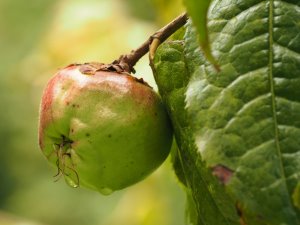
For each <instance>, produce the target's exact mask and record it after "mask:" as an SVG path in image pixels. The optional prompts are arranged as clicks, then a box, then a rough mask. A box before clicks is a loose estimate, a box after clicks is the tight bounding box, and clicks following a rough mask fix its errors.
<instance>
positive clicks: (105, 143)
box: [39, 64, 172, 194]
mask: <svg viewBox="0 0 300 225" xmlns="http://www.w3.org/2000/svg"><path fill="white" fill-rule="evenodd" d="M101 68H102V69H101ZM103 68H106V69H103ZM103 70H106V71H103ZM109 70H110V68H108V67H103V64H73V65H70V66H68V67H66V68H64V69H61V70H60V71H58V72H57V74H56V75H55V76H54V77H53V78H52V79H51V80H50V81H49V82H48V84H47V86H46V88H45V90H44V93H43V97H42V102H41V106H40V121H39V145H40V148H41V150H42V152H43V154H44V155H45V156H46V157H47V159H48V160H49V161H50V162H51V163H52V164H53V165H56V166H57V168H58V170H59V173H61V174H62V175H64V177H65V179H66V181H67V182H68V183H69V184H70V185H71V186H74V187H75V186H78V185H81V186H84V187H87V188H90V189H93V190H97V191H99V192H100V193H102V194H110V193H111V192H113V191H115V190H119V189H122V188H125V187H127V186H129V185H132V184H134V183H136V182H138V181H140V180H142V179H143V178H145V177H146V176H147V175H149V174H150V173H151V172H153V171H154V170H155V169H156V168H157V167H158V166H159V165H160V164H161V163H162V162H163V161H164V160H165V159H166V157H167V156H168V154H169V151H170V147H171V142H172V129H171V125H170V122H169V119H168V116H167V113H166V111H165V108H164V106H163V104H162V102H161V99H160V97H159V96H158V95H157V94H156V92H155V91H153V89H152V88H151V87H149V86H148V85H147V84H146V83H144V82H143V81H142V80H138V79H137V78H134V77H132V76H131V75H129V74H126V73H121V72H114V71H109Z"/></svg>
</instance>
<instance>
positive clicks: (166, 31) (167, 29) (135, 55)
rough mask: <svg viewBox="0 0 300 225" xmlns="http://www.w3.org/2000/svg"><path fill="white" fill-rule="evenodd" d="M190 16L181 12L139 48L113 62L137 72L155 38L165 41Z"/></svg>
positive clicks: (128, 70) (129, 70) (126, 69)
mask: <svg viewBox="0 0 300 225" xmlns="http://www.w3.org/2000/svg"><path fill="white" fill-rule="evenodd" d="M187 19H188V16H187V14H186V13H183V14H181V15H180V16H178V17H177V18H175V19H174V20H173V21H172V22H170V23H169V24H167V25H166V26H164V27H163V28H161V29H160V30H158V31H157V32H155V33H154V34H153V35H151V36H150V38H149V39H148V40H147V41H146V42H144V43H143V44H142V45H141V46H140V47H139V48H137V49H136V50H133V51H132V52H131V53H130V54H127V55H121V57H120V58H119V59H118V60H116V61H114V62H113V63H112V64H118V65H120V66H121V67H122V68H123V69H124V70H125V71H126V72H128V73H131V72H133V73H134V72H135V70H134V68H133V67H134V66H135V64H136V63H137V62H138V61H139V60H140V58H142V57H143V56H144V55H145V54H147V52H148V51H149V47H150V45H151V43H152V41H153V39H157V40H159V42H160V43H162V42H164V41H165V40H166V39H167V38H168V37H170V36H171V35H172V34H173V33H175V32H176V31H177V30H178V29H179V28H181V27H182V26H183V25H184V24H185V23H186V21H187Z"/></svg>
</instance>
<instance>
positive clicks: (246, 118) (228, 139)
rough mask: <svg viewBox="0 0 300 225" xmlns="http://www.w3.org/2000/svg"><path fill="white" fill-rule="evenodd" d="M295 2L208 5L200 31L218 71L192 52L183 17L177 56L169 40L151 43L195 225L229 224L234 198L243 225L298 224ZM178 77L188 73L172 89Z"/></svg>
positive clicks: (299, 105)
mask: <svg viewBox="0 0 300 225" xmlns="http://www.w3.org/2000/svg"><path fill="white" fill-rule="evenodd" d="M299 7H300V2H299V1H296V0H286V1H272V0H268V1H259V0H242V1H240V0H230V1H222V0H215V1H213V2H212V5H211V8H210V10H209V14H208V24H209V26H208V31H209V34H210V37H211V47H212V51H213V52H214V55H215V56H216V59H217V61H218V63H219V65H220V69H221V71H220V72H217V71H216V70H215V69H214V67H213V65H211V64H210V62H209V61H208V60H207V59H206V58H205V56H204V54H203V53H202V51H201V50H200V49H199V47H198V40H197V35H198V31H197V30H196V29H195V27H194V26H193V25H192V24H191V23H189V24H188V26H187V31H186V34H185V39H184V40H183V41H181V42H180V43H181V46H183V47H182V50H181V51H179V52H181V53H182V54H181V56H180V57H179V55H180V54H179V53H178V54H177V55H178V56H177V58H176V59H177V60H175V59H174V58H172V57H174V55H175V54H174V53H175V52H177V51H175V50H174V48H175V47H174V46H172V44H170V43H166V44H163V45H162V46H161V47H160V48H159V49H158V52H157V56H156V60H155V68H156V80H157V83H158V86H159V89H160V93H161V94H162V96H163V98H164V100H165V102H166V105H167V107H168V109H169V114H170V116H171V118H172V122H173V125H174V129H175V133H176V140H177V143H178V146H179V149H180V150H179V154H178V156H177V157H178V158H180V159H181V162H182V166H181V167H182V170H183V172H184V175H185V182H186V185H187V191H188V192H191V193H192V199H193V204H194V205H195V208H196V211H197V220H196V221H197V222H195V220H194V219H191V222H193V221H194V222H193V224H214V225H215V224H226V222H227V223H230V222H232V221H234V222H235V221H236V220H234V219H233V220H231V219H229V220H228V219H227V218H228V215H230V218H234V215H233V214H234V212H233V211H234V210H233V209H232V208H234V205H233V204H235V206H236V210H237V212H238V214H239V216H240V222H241V223H242V224H247V225H282V224H287V225H294V224H295V225H296V224H300V210H299V201H300V200H299V185H300V138H299V137H300V88H299V87H300V35H299V34H300V10H299ZM193 22H194V21H193ZM173 45H174V43H173ZM176 48H177V49H178V46H177V47H176ZM167 52H169V54H167ZM168 55H169V57H170V60H169V58H168ZM179 58H180V60H179ZM172 60H173V61H172ZM183 62H184V63H183ZM181 63H183V65H181ZM175 65H180V68H181V69H179V67H176V66H175ZM180 71H181V72H180ZM178 73H182V76H184V77H186V79H188V84H186V83H187V81H186V79H184V78H182V77H181V78H180V79H181V80H182V81H184V82H183V83H182V85H181V88H180V89H178V87H180V85H179V84H176V86H175V85H173V84H174V83H175V81H174V80H173V77H175V80H178V79H177V78H176V77H179V75H178ZM178 82H179V81H178ZM166 87H167V88H168V90H167V89H166ZM176 99H177V102H180V104H175V102H176ZM178 99H180V101H179V100H178ZM178 169H179V170H180V167H177V170H178ZM212 174H214V175H215V176H216V177H217V178H218V179H219V183H217V182H215V180H214V179H212V178H213V175H212ZM220 183H221V184H223V186H222V185H221V184H220ZM203 186H206V188H205V187H203ZM211 186H213V187H214V188H219V189H218V191H217V192H218V193H221V195H222V196H223V194H224V196H225V197H226V199H227V200H228V201H222V200H221V199H222V197H221V196H220V195H212V194H211V192H210V189H209V188H208V187H211ZM214 193H216V192H214ZM200 196H201V197H200ZM225 202H226V203H225ZM222 203H223V204H222ZM193 204H191V205H193ZM212 204H215V205H216V208H217V209H216V208H214V207H212V208H210V207H211V205H212ZM204 206H205V207H204ZM207 206H208V207H207ZM226 207H229V208H231V210H230V213H228V212H226V213H225V212H224V211H223V210H224V208H226ZM214 210H215V211H214ZM192 211H193V210H192ZM213 211H214V213H212V212H213ZM194 214H195V213H191V215H194ZM213 215H215V216H213ZM216 215H217V216H216ZM218 216H220V217H222V218H223V219H224V221H226V222H224V221H222V222H220V221H216V218H215V217H218ZM231 216H232V217H231ZM226 219H227V220H226ZM228 221H230V222H228Z"/></svg>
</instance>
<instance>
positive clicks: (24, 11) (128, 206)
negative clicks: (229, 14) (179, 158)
mask: <svg viewBox="0 0 300 225" xmlns="http://www.w3.org/2000/svg"><path fill="white" fill-rule="evenodd" d="M183 10H184V9H183V7H182V5H181V1H180V0H73V1H71V0H27V1H21V0H0V34H1V35H0V60H1V61H0V103H1V105H0V143H1V144H0V149H1V150H0V153H1V154H0V224H1V225H13V224H22V225H25V224H26V225H33V224H35V225H37V224H41V225H42V224H44V225H68V224H72V225H182V224H184V220H185V219H184V204H185V196H184V193H183V191H182V190H181V188H180V185H179V184H178V182H177V179H176V177H175V175H174V173H173V170H172V166H171V163H170V160H169V159H168V160H167V161H166V162H165V163H164V165H163V166H162V167H161V168H160V169H158V170H157V171H156V172H155V173H154V174H152V175H151V176H150V177H148V178H147V179H146V180H144V181H142V182H140V183H138V184H136V185H134V186H132V187H130V188H127V189H125V190H123V191H119V192H116V193H114V194H113V195H111V196H101V195H100V194H98V193H96V192H92V191H89V190H85V189H72V188H70V187H68V186H67V185H66V184H65V183H64V180H63V179H61V180H59V181H58V182H54V180H55V179H54V178H53V175H55V173H56V170H55V168H52V167H51V166H50V165H49V164H48V163H47V161H46V160H45V159H44V157H43V156H42V154H41V152H40V150H39V149H38V145H37V126H38V125H37V124H38V107H39V100H40V97H41V93H42V90H43V87H44V86H45V84H46V82H47V80H48V79H49V78H50V77H51V76H52V75H53V74H54V73H55V72H56V70H57V69H58V68H61V67H64V66H66V65H68V64H69V63H74V62H78V63H80V62H89V61H101V62H107V63H109V62H111V61H113V60H114V59H116V58H118V56H119V55H120V54H124V53H128V52H129V51H130V50H131V49H134V48H136V47H138V46H139V45H140V44H141V43H142V42H143V41H144V40H146V39H147V38H148V37H149V35H151V34H152V33H153V32H154V31H156V30H157V29H158V28H159V27H161V26H162V25H163V24H165V23H167V22H168V21H170V20H171V19H172V18H174V17H176V16H177V15H178V14H179V13H181V12H182V11H183ZM136 70H137V76H138V77H143V78H144V79H145V80H146V81H148V82H149V83H150V84H151V85H152V86H154V87H155V83H154V81H153V78H152V75H151V70H150V68H149V66H148V60H147V56H146V57H144V58H143V59H142V60H141V61H140V62H139V63H138V64H137V66H136Z"/></svg>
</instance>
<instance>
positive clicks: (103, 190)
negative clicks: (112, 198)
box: [99, 187, 114, 195]
mask: <svg viewBox="0 0 300 225" xmlns="http://www.w3.org/2000/svg"><path fill="white" fill-rule="evenodd" d="M99 192H100V193H101V194H103V195H110V194H111V193H113V192H114V191H113V190H112V189H110V188H106V187H102V188H100V189H99Z"/></svg>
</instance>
